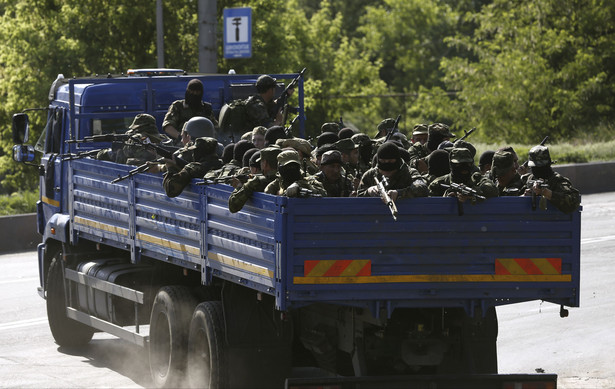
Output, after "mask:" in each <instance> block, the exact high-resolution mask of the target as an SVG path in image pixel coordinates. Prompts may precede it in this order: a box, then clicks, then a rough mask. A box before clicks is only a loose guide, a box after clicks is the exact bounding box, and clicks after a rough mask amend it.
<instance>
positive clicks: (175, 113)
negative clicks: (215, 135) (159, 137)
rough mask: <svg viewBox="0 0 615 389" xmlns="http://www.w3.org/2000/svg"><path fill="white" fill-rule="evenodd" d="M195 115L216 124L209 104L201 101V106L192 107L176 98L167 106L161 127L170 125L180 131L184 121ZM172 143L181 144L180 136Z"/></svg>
mask: <svg viewBox="0 0 615 389" xmlns="http://www.w3.org/2000/svg"><path fill="white" fill-rule="evenodd" d="M195 116H202V117H204V118H207V119H209V120H211V122H212V123H213V124H214V126H216V127H217V126H218V121H217V120H216V118H215V117H214V114H213V110H212V107H211V104H209V103H206V102H203V101H201V106H200V107H198V108H197V109H194V108H191V107H189V106H188V105H187V104H186V102H185V100H177V101H174V102H173V103H172V104H171V105H170V106H169V109H168V111H167V113H166V115H165V116H164V121H163V122H162V128H165V127H166V126H168V125H171V126H173V127H174V128H175V129H176V130H177V131H179V132H180V133H181V130H182V128H183V127H184V123H186V122H187V121H188V120H190V119H192V118H193V117H195ZM174 143H175V145H176V146H181V138H180V139H176V140H175V141H174Z"/></svg>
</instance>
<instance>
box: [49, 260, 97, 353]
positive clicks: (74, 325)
mask: <svg viewBox="0 0 615 389" xmlns="http://www.w3.org/2000/svg"><path fill="white" fill-rule="evenodd" d="M59 258H60V256H59V253H58V254H57V255H56V256H55V259H54V260H53V261H52V262H51V265H50V266H49V274H48V276H47V318H48V320H49V329H51V334H52V335H53V339H55V341H56V343H57V344H59V345H60V346H63V347H79V346H83V345H85V344H86V343H88V342H89V341H90V340H91V339H92V336H93V335H94V329H93V328H92V327H89V326H86V325H85V324H82V323H79V322H78V321H75V320H73V319H69V318H68V317H67V316H66V298H65V290H64V274H63V273H62V264H61V263H60V259H59Z"/></svg>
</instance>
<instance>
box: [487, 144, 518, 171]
mask: <svg viewBox="0 0 615 389" xmlns="http://www.w3.org/2000/svg"><path fill="white" fill-rule="evenodd" d="M514 166H515V159H514V157H513V154H512V153H511V152H509V151H501V150H499V151H496V152H495V154H493V160H492V162H491V173H492V174H493V176H494V177H500V176H502V175H504V174H506V173H507V172H508V171H510V169H512V168H513V167H514Z"/></svg>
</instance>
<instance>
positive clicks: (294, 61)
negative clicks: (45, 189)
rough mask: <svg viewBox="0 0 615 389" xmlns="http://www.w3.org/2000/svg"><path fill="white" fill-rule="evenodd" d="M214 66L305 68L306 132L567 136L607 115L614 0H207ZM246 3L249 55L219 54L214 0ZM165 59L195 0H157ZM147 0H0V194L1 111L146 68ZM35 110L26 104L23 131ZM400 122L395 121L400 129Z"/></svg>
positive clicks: (186, 57)
mask: <svg viewBox="0 0 615 389" xmlns="http://www.w3.org/2000/svg"><path fill="white" fill-rule="evenodd" d="M217 5H218V15H217V16H218V21H220V23H218V26H217V35H218V43H219V44H218V69H219V72H220V73H226V72H227V71H228V69H230V68H233V69H235V70H236V71H237V72H238V73H253V74H262V73H284V72H297V71H299V70H300V69H302V68H303V67H307V68H308V72H307V76H306V84H305V88H306V107H307V118H308V122H307V124H308V135H310V136H315V135H317V134H318V132H319V128H320V125H321V124H322V123H323V122H326V121H337V120H339V117H343V118H344V122H345V123H346V124H350V125H352V126H354V127H356V128H358V129H360V130H362V131H364V132H367V133H369V134H371V135H373V134H374V132H375V127H376V125H377V124H378V122H379V121H380V120H382V119H383V118H385V117H395V116H396V115H397V114H402V118H403V124H404V126H403V127H406V128H409V127H410V126H411V125H412V124H414V123H415V122H435V121H441V122H445V123H448V124H450V125H452V126H453V127H455V128H457V129H461V128H470V127H478V128H479V129H480V131H479V132H478V134H477V135H478V136H477V138H478V139H480V137H482V138H483V140H499V141H502V142H504V141H511V140H515V141H519V142H536V141H537V140H539V139H542V137H543V136H544V135H546V134H549V135H551V137H552V138H553V139H562V140H563V139H570V138H573V137H576V136H579V134H584V135H586V134H591V133H592V132H596V131H597V129H598V128H613V119H614V117H615V112H614V109H615V108H614V107H615V96H614V94H615V88H614V86H615V85H613V83H614V80H613V78H614V73H615V69H614V67H615V65H614V64H615V61H613V59H614V58H613V56H614V55H615V54H614V53H615V47H614V45H615V39H614V38H615V37H614V36H613V34H614V20H615V3H613V2H610V1H605V0H587V1H578V0H532V1H530V0H520V1H517V2H510V1H504V0H356V1H352V2H348V1H345V0H249V1H238V0H218V2H217ZM241 6H250V7H251V8H252V15H253V30H252V41H253V57H252V58H250V59H225V58H223V57H222V23H221V21H222V14H223V9H224V8H225V7H241ZM163 7H164V38H165V46H164V48H165V66H166V67H171V68H181V69H185V70H187V71H190V72H194V71H197V70H198V46H197V41H198V2H197V1H195V0H191V1H185V2H172V1H170V0H164V1H163ZM155 12H156V9H155V3H154V2H152V1H151V0H133V1H131V2H130V3H127V2H125V1H120V0H99V1H95V2H91V1H90V2H88V1H85V2H84V1H78V0H5V1H3V2H1V3H0V39H2V42H3V45H1V46H0V97H1V98H2V101H3V105H2V106H1V107H0V120H2V123H4V125H3V126H1V127H0V134H1V136H2V137H1V139H0V146H1V149H0V180H2V181H1V182H2V187H0V193H2V192H4V193H6V192H12V191H15V190H16V189H17V188H28V187H33V186H34V185H35V184H36V180H35V179H33V178H34V177H35V176H36V172H35V171H33V169H32V168H30V167H26V166H23V165H18V164H15V163H13V162H12V161H11V160H10V158H9V155H10V147H11V146H12V145H11V142H12V140H11V136H10V118H11V115H12V114H13V113H15V112H19V111H21V110H23V109H24V108H28V107H40V106H45V105H46V104H47V100H46V98H47V93H48V91H49V85H50V83H51V82H52V81H53V80H54V79H55V78H56V75H57V74H58V73H63V74H64V76H65V77H74V76H75V77H79V76H87V75H93V74H106V73H121V72H125V71H126V70H127V69H129V68H139V67H155V66H156V64H157V58H156V55H157V53H156V23H155V22H156V15H155ZM44 119H45V118H44V117H42V115H41V117H36V116H33V117H32V120H33V123H32V128H33V130H34V134H32V135H33V138H36V137H37V135H38V132H40V129H41V128H42V127H43V124H44V123H43V121H44ZM403 127H402V128H403Z"/></svg>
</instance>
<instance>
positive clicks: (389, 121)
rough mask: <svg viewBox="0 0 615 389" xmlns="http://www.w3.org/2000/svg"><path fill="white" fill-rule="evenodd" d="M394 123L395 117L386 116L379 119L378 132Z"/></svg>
mask: <svg viewBox="0 0 615 389" xmlns="http://www.w3.org/2000/svg"><path fill="white" fill-rule="evenodd" d="M394 125H395V119H393V118H386V119H384V120H383V121H381V122H380V123H378V127H377V128H378V133H381V132H382V131H385V132H386V131H388V130H390V129H391V128H393V126H394Z"/></svg>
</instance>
